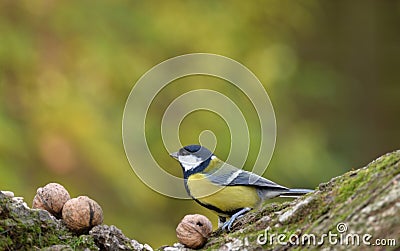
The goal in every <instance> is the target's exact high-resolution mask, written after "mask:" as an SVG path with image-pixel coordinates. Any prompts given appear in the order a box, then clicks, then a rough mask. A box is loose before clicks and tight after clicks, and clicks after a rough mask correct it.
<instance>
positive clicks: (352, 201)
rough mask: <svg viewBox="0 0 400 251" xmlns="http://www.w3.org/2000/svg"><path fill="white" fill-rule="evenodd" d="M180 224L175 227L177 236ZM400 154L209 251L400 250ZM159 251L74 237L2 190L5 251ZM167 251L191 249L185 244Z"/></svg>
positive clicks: (118, 239) (116, 235)
mask: <svg viewBox="0 0 400 251" xmlns="http://www.w3.org/2000/svg"><path fill="white" fill-rule="evenodd" d="M172 229H175V226H171V230H172ZM399 236H400V151H396V152H393V153H389V154H386V155H384V156H382V157H380V158H378V159H377V160H375V161H373V162H371V163H370V164H369V165H367V166H366V167H364V168H361V169H358V170H354V171H350V172H348V173H346V174H344V175H342V176H339V177H336V178H334V179H332V180H331V181H329V182H327V183H323V184H320V185H319V186H318V188H316V191H315V192H313V193H310V194H307V195H305V196H303V197H301V198H298V199H296V200H294V201H291V202H283V203H269V204H268V203H267V204H265V205H264V206H263V207H261V209H260V210H257V211H254V212H250V213H248V214H246V215H245V216H244V217H242V218H241V219H240V220H238V221H237V222H236V223H235V224H234V226H233V231H232V232H230V233H222V232H214V233H213V235H212V237H211V238H210V239H209V240H208V242H207V244H206V245H205V246H204V247H203V249H204V250H218V249H219V250H302V249H305V248H307V249H311V250H321V249H323V250H360V249H361V250H398V249H399V247H400V245H399V244H400V243H399ZM41 249H42V250H151V248H150V247H149V246H148V245H146V244H144V245H143V244H140V243H138V242H137V241H135V240H130V239H128V238H127V237H125V236H124V235H123V233H122V232H121V231H120V230H119V229H117V228H116V227H114V226H111V227H108V226H106V225H101V226H97V227H95V229H92V231H91V232H90V233H88V234H85V235H76V234H74V233H72V232H71V231H70V230H69V229H68V228H67V227H66V226H65V225H64V223H63V222H62V221H61V220H58V219H56V218H55V217H53V216H51V215H50V214H49V213H48V212H47V211H44V210H34V209H30V208H28V207H27V206H26V204H25V203H24V202H23V200H22V199H21V198H17V197H12V196H7V195H5V194H3V193H1V192H0V250H41ZM160 249H161V250H170V251H172V250H178V249H179V250H183V249H185V248H183V246H182V245H178V244H177V245H174V246H172V247H167V246H165V247H162V248H160Z"/></svg>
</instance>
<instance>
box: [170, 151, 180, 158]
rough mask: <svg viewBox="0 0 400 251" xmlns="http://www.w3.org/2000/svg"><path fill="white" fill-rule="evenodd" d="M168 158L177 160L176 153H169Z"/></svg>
mask: <svg viewBox="0 0 400 251" xmlns="http://www.w3.org/2000/svg"><path fill="white" fill-rule="evenodd" d="M169 156H171V157H172V158H174V159H178V152H174V153H170V154H169Z"/></svg>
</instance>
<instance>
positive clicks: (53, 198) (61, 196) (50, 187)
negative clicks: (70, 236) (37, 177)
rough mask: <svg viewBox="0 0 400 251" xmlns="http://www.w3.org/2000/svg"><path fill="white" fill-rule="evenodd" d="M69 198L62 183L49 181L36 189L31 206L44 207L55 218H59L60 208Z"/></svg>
mask: <svg viewBox="0 0 400 251" xmlns="http://www.w3.org/2000/svg"><path fill="white" fill-rule="evenodd" d="M70 198H71V197H70V195H69V193H68V191H67V190H66V189H65V188H64V187H63V186H62V185H60V184H58V183H49V184H47V185H45V186H44V187H39V188H38V189H37V191H36V195H35V197H34V198H33V202H32V208H35V209H44V210H46V211H48V212H49V213H51V214H52V215H54V216H56V217H57V218H61V210H62V208H63V206H64V204H65V202H67V201H68V200H69V199H70Z"/></svg>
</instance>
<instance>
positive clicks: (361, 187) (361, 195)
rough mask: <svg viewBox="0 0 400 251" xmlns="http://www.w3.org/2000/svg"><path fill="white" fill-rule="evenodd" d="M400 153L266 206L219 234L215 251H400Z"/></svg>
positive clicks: (213, 246) (209, 246)
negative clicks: (302, 194) (305, 193)
mask: <svg viewBox="0 0 400 251" xmlns="http://www.w3.org/2000/svg"><path fill="white" fill-rule="evenodd" d="M399 237H400V151H396V152H392V153H389V154H386V155H384V156H382V157H380V158H378V159H376V160H375V161H373V162H371V163H370V164H368V165H367V166H366V167H364V168H361V169H358V170H353V171H350V172H348V173H346V174H344V175H342V176H339V177H336V178H333V179H332V180H330V181H329V182H327V183H322V184H320V185H319V186H318V188H316V191H315V192H313V193H310V194H308V195H305V196H303V197H301V198H298V199H296V200H294V201H292V202H285V203H280V204H276V203H273V204H265V205H264V206H263V207H262V208H261V209H260V210H259V211H256V212H250V213H248V214H247V215H246V216H244V217H243V218H241V219H240V220H239V221H238V222H237V223H236V225H234V230H233V232H231V233H228V234H227V233H215V234H214V236H213V237H211V238H210V239H209V240H208V243H207V244H206V246H205V247H204V249H209V250H214V249H220V250H235V249H236V250H243V249H247V250H302V249H305V248H307V249H310V250H321V249H322V250H398V249H399V247H400V243H399V241H400V240H399Z"/></svg>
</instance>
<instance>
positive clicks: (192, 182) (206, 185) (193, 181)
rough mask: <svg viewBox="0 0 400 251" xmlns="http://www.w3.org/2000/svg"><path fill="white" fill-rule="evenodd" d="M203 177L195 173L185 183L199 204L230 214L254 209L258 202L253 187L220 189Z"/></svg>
mask: <svg viewBox="0 0 400 251" xmlns="http://www.w3.org/2000/svg"><path fill="white" fill-rule="evenodd" d="M204 177H205V176H204V174H201V173H197V174H193V175H191V176H190V177H189V178H188V181H187V185H188V188H189V190H190V193H191V195H192V196H193V197H195V198H196V199H198V200H199V201H200V202H201V203H204V204H207V205H212V206H214V207H217V208H219V209H220V210H222V211H224V212H230V211H234V210H237V209H240V208H244V207H250V208H254V207H256V206H257V204H258V203H259V202H260V198H259V197H258V195H257V191H256V189H255V188H254V187H251V186H226V187H221V186H218V185H216V184H214V183H212V182H211V181H209V180H208V179H206V178H204Z"/></svg>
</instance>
